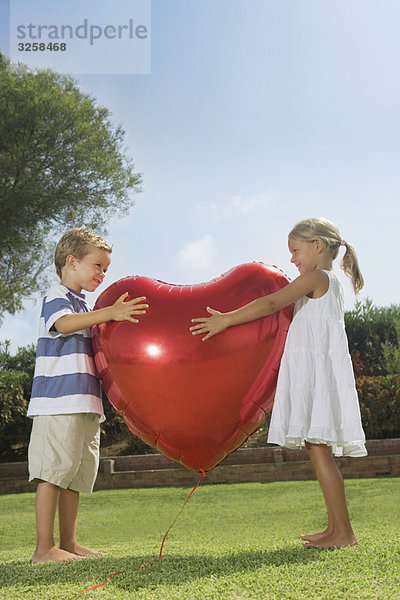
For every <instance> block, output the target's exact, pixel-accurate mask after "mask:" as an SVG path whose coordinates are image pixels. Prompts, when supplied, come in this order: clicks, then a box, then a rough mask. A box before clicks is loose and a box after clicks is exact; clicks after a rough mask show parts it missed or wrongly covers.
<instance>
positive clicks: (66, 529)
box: [58, 489, 103, 557]
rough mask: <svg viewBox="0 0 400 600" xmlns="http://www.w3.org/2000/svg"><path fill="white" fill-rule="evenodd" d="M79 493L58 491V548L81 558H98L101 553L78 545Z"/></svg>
mask: <svg viewBox="0 0 400 600" xmlns="http://www.w3.org/2000/svg"><path fill="white" fill-rule="evenodd" d="M78 504H79V492H75V491H74V490H68V489H67V490H60V496H59V499H58V520H59V525H60V548H61V549H62V550H66V551H67V552H72V553H73V554H75V555H78V556H79V557H81V556H100V555H102V554H103V553H102V552H97V551H96V550H92V549H91V548H86V546H82V545H81V544H78V541H77V539H76V520H77V516H78Z"/></svg>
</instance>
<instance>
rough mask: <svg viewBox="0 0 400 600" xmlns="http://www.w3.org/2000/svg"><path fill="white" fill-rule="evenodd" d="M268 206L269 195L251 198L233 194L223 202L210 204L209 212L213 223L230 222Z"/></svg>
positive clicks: (269, 201)
mask: <svg viewBox="0 0 400 600" xmlns="http://www.w3.org/2000/svg"><path fill="white" fill-rule="evenodd" d="M270 206H271V197H270V195H269V194H267V193H265V192H261V193H259V194H254V195H252V196H242V195H241V194H235V195H234V196H232V197H231V198H229V200H227V201H225V202H220V203H218V204H216V203H213V204H211V205H210V206H209V210H210V212H211V216H212V218H213V220H214V221H232V220H234V219H240V218H242V217H245V216H247V215H250V214H251V213H254V212H255V211H260V210H262V209H263V208H267V207H270Z"/></svg>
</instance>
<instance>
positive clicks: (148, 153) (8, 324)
mask: <svg viewBox="0 0 400 600" xmlns="http://www.w3.org/2000/svg"><path fill="white" fill-rule="evenodd" d="M1 2H2V5H1V13H0V15H1V16H2V17H3V18H2V26H1V30H0V48H1V50H2V51H3V52H7V46H8V40H7V25H6V23H5V18H4V17H6V15H7V11H6V6H5V0H1ZM39 4H40V2H39ZM63 4H64V5H65V3H63ZM96 5H97V6H103V5H104V7H105V8H109V6H110V2H104V0H101V1H100V2H97V3H96ZM74 6H75V3H71V10H74ZM75 10H76V9H75ZM399 22H400V3H399V2H398V1H397V0H384V1H382V0H271V1H268V0H153V1H152V3H151V73H150V74H147V75H142V74H141V75H82V76H76V79H77V81H78V84H79V86H80V88H81V90H82V91H84V92H86V93H88V94H90V95H92V96H93V97H95V98H96V99H97V102H98V103H99V104H100V105H103V106H106V107H107V108H109V109H110V110H111V112H112V115H113V119H114V121H115V123H116V124H118V123H121V124H122V125H123V127H124V129H125V131H126V146H127V149H128V152H129V154H130V155H131V156H132V157H133V158H134V161H135V166H136V168H137V170H138V171H140V172H142V174H143V190H144V191H143V193H141V194H139V195H137V196H136V205H135V207H134V208H133V210H132V211H131V214H130V216H128V217H126V218H124V219H121V220H112V219H111V220H110V223H109V234H108V236H107V239H108V240H109V241H110V242H111V243H112V244H113V247H114V249H113V258H112V263H111V267H110V269H109V272H108V274H107V277H106V279H105V282H104V283H103V285H102V287H101V288H99V290H98V292H97V293H96V294H89V295H88V297H89V302H90V303H91V304H93V303H94V301H95V299H96V297H97V295H98V294H99V293H100V292H101V291H102V290H103V289H105V288H106V287H107V285H109V284H111V283H112V282H114V281H116V280H117V279H120V278H121V277H124V276H127V275H145V276H148V277H154V278H157V279H161V280H163V281H168V282H171V283H198V282H201V281H207V280H209V279H212V278H213V277H216V276H218V275H220V274H221V273H223V272H225V271H227V270H228V269H230V268H231V267H234V266H235V265H237V264H240V263H244V262H251V261H253V260H255V261H263V262H266V263H269V264H275V265H277V266H279V267H280V268H281V269H282V270H284V271H285V272H286V273H287V274H288V275H289V276H291V277H294V276H296V275H297V273H296V269H295V268H294V267H293V266H292V265H290V263H289V253H288V250H287V233H288V231H289V230H290V229H291V227H292V226H293V224H294V223H295V222H297V221H298V220H300V219H303V218H305V217H308V216H320V215H322V216H325V217H327V218H329V219H331V220H332V221H334V222H335V223H336V224H337V225H338V227H339V229H340V230H341V233H342V236H343V238H344V239H346V240H348V241H349V242H350V243H351V244H353V245H354V246H355V248H356V250H357V252H358V255H359V261H360V265H361V268H362V271H363V274H364V278H365V280H366V286H365V289H364V290H363V292H362V293H361V296H360V297H361V299H362V298H365V297H366V296H368V297H369V298H371V299H372V300H373V301H374V302H375V303H376V304H377V305H382V306H387V305H389V304H392V303H398V302H399V297H400V294H399V292H400V284H399V277H398V270H399V269H398V266H397V256H396V253H395V249H394V241H395V239H396V238H397V237H398V229H399V212H400V210H399V206H400V202H399V192H400V169H399V153H400V152H399V150H400V135H399V134H400V112H399V105H400V76H399V75H400V73H399V71H400V69H399V67H400V52H399V45H400V41H399V36H398V23H399ZM336 272H337V273H338V274H339V275H340V273H341V271H340V269H339V264H337V267H336ZM340 279H341V281H342V283H343V284H344V289H345V295H346V308H348V309H351V308H352V307H353V306H354V295H353V292H352V290H351V287H350V285H349V283H348V281H347V279H346V278H345V276H344V275H343V276H342V275H340ZM39 310H40V303H37V304H36V305H35V304H33V303H32V302H27V303H26V310H25V311H24V312H21V313H18V314H17V315H15V316H6V318H5V319H4V322H3V325H2V328H1V333H0V339H11V340H12V343H13V347H14V348H15V347H17V346H18V345H24V344H26V343H28V342H30V341H34V340H35V338H36V334H37V320H38V313H39Z"/></svg>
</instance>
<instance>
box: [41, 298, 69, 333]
mask: <svg viewBox="0 0 400 600" xmlns="http://www.w3.org/2000/svg"><path fill="white" fill-rule="evenodd" d="M73 313H74V309H73V306H72V304H71V303H70V302H69V301H68V299H67V298H61V297H58V298H54V299H52V300H50V299H46V301H45V302H44V305H43V318H44V324H45V328H46V331H47V332H48V333H50V334H51V335H61V334H60V333H59V332H58V331H57V329H56V328H55V327H54V323H55V322H56V321H57V319H59V318H60V317H64V316H65V315H70V314H73Z"/></svg>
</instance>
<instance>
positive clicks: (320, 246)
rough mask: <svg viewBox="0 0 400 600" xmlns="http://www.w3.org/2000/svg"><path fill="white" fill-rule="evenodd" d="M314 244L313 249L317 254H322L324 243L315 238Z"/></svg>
mask: <svg viewBox="0 0 400 600" xmlns="http://www.w3.org/2000/svg"><path fill="white" fill-rule="evenodd" d="M314 243H315V247H316V249H317V252H319V253H320V252H323V251H324V248H325V244H324V242H323V241H322V240H321V238H317V239H316V240H314Z"/></svg>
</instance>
